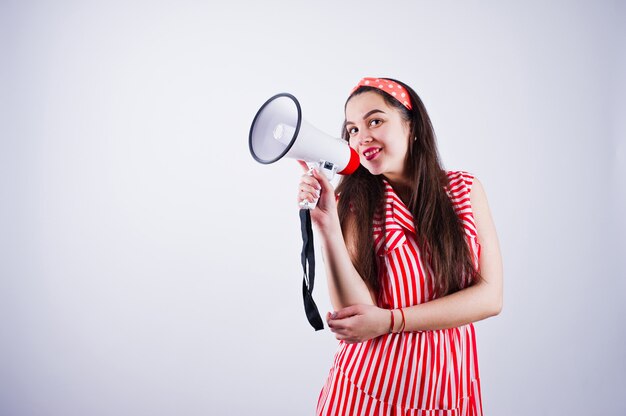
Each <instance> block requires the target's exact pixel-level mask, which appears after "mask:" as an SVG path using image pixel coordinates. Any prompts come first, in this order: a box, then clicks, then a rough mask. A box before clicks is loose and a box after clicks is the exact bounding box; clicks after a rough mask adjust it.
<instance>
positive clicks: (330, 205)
mask: <svg viewBox="0 0 626 416" xmlns="http://www.w3.org/2000/svg"><path fill="white" fill-rule="evenodd" d="M298 163H299V164H300V166H302V169H303V170H304V172H305V173H304V175H302V177H301V178H300V185H299V187H298V204H300V202H302V201H305V200H306V201H309V202H311V203H314V202H315V201H317V206H316V207H315V209H312V210H311V221H312V222H313V224H315V226H316V227H317V228H318V230H319V231H320V232H322V233H325V232H328V231H332V230H333V229H334V227H337V229H338V230H340V229H341V227H340V225H339V216H338V215H337V200H336V198H335V189H334V188H333V186H332V185H331V183H330V181H329V180H328V178H327V177H326V175H324V174H323V173H322V172H320V171H319V170H317V169H313V170H312V174H313V176H311V175H310V174H309V166H308V165H307V164H306V162H304V161H303V160H298ZM318 198H319V199H318Z"/></svg>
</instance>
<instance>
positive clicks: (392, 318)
mask: <svg viewBox="0 0 626 416" xmlns="http://www.w3.org/2000/svg"><path fill="white" fill-rule="evenodd" d="M389 312H390V313H391V325H389V333H391V332H393V326H394V324H395V322H394V317H393V309H389Z"/></svg>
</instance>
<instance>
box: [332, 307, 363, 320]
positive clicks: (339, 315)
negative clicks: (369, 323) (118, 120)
mask: <svg viewBox="0 0 626 416" xmlns="http://www.w3.org/2000/svg"><path fill="white" fill-rule="evenodd" d="M359 313H360V307H359V305H352V306H348V307H345V308H343V309H340V310H338V311H337V312H335V314H334V319H345V318H349V317H351V316H354V315H358V314H359Z"/></svg>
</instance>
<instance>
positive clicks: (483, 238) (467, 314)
mask: <svg viewBox="0 0 626 416" xmlns="http://www.w3.org/2000/svg"><path fill="white" fill-rule="evenodd" d="M470 200H471V202H472V210H473V212H474V221H475V222H476V230H477V232H478V242H479V243H480V245H481V253H480V259H479V262H480V273H481V276H482V278H483V279H482V281H481V282H479V283H477V284H475V285H473V286H470V287H468V288H466V289H463V290H460V291H458V292H456V293H453V294H451V295H448V296H444V297H442V298H439V299H435V300H433V301H431V302H426V303H423V304H420V305H416V306H412V307H410V308H406V309H405V310H404V313H405V317H406V329H405V330H406V331H424V330H431V329H443V328H453V327H457V326H460V325H463V324H467V323H470V322H476V321H480V320H482V319H485V318H488V317H490V316H494V315H497V314H499V313H500V311H501V310H502V258H501V255H500V244H499V243H498V236H497V234H496V228H495V226H494V224H493V220H492V218H491V212H490V210H489V205H488V203H487V196H486V195H485V191H484V189H483V186H482V184H481V183H480V182H479V181H478V180H477V179H474V185H473V186H472V191H471V193H470Z"/></svg>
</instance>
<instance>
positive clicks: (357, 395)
mask: <svg viewBox="0 0 626 416" xmlns="http://www.w3.org/2000/svg"><path fill="white" fill-rule="evenodd" d="M448 179H449V180H450V186H449V187H447V188H446V191H447V192H448V195H449V196H450V198H451V200H452V203H453V206H454V209H455V211H456V213H457V215H458V216H459V218H460V219H461V220H462V222H463V227H464V229H465V232H466V234H467V239H468V244H469V246H470V249H471V252H472V254H473V257H474V262H475V264H476V265H478V257H479V255H480V245H479V244H478V240H477V235H476V226H475V223H474V217H473V214H472V207H471V203H470V198H469V195H470V190H471V187H472V183H473V180H474V177H473V176H472V175H470V174H468V173H466V172H448ZM382 221H383V215H382V213H381V215H378V216H377V217H375V218H374V243H375V245H376V252H377V254H378V256H379V261H380V263H379V265H380V266H381V267H380V268H379V269H380V279H381V288H382V289H381V294H380V296H379V300H378V306H379V307H381V308H385V309H395V308H406V307H409V306H413V305H417V304H420V303H424V302H428V301H430V300H432V299H434V295H433V282H432V279H431V276H432V273H431V272H429V271H430V270H431V269H430V266H429V265H428V264H426V263H425V262H424V261H423V259H422V254H421V252H420V249H419V247H418V245H417V242H416V236H415V228H414V225H413V216H412V215H411V213H410V212H409V210H408V209H407V207H406V206H405V205H404V203H403V202H402V201H401V200H400V198H399V197H398V196H397V194H396V193H395V192H394V190H393V188H392V187H391V186H390V185H389V184H388V183H387V182H385V214H384V221H385V234H384V235H383V231H382V230H383V228H382ZM317 414H318V415H325V416H326V415H359V416H360V415H394V416H395V415H402V416H409V415H410V416H418V415H419V416H435V415H436V416H457V415H458V416H466V415H467V416H480V415H482V404H481V394H480V379H479V376H478V355H477V351H476V337H475V332H474V325H472V324H467V325H463V326H460V327H458V328H450V329H442V330H435V331H419V332H404V333H399V334H386V335H382V336H380V337H377V338H374V339H371V340H368V341H365V342H362V343H358V344H346V343H345V342H343V341H341V342H340V343H339V348H338V350H337V353H336V354H335V359H334V363H333V366H332V368H331V370H330V374H329V376H328V379H327V381H326V384H325V386H324V388H323V389H322V392H321V393H320V397H319V401H318V405H317Z"/></svg>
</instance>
